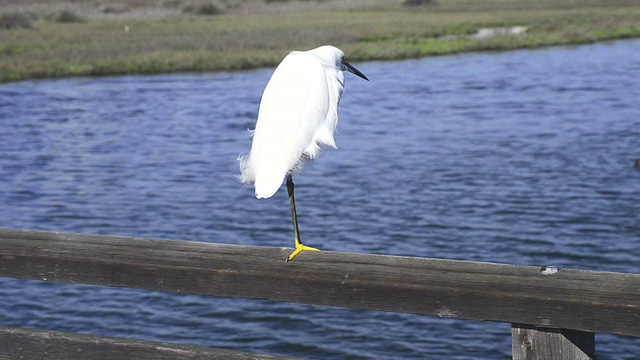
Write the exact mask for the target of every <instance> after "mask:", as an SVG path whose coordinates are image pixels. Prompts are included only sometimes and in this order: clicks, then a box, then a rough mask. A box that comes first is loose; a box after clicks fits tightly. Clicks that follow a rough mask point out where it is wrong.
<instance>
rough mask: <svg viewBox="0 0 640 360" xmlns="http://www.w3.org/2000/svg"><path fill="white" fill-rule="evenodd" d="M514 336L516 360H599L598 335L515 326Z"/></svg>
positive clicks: (513, 347) (513, 343)
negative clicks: (596, 359)
mask: <svg viewBox="0 0 640 360" xmlns="http://www.w3.org/2000/svg"><path fill="white" fill-rule="evenodd" d="M511 335H512V351H513V359H514V360H547V359H572V360H592V359H595V358H596V342H595V334H594V333H591V332H584V331H577V330H568V329H550V328H542V327H536V326H531V325H524V324H513V326H512V328H511Z"/></svg>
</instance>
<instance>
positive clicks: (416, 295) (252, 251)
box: [0, 229, 640, 359]
mask: <svg viewBox="0 0 640 360" xmlns="http://www.w3.org/2000/svg"><path fill="white" fill-rule="evenodd" d="M290 251H291V250H290V249H284V248H264V247H253V246H232V245H220V244H211V243H199V242H189V241H168V240H153V239H140V238H125V237H113V236H99V235H83V234H66V233H52V232H35V231H21V230H9V229H7V230H0V277H7V278H14V279H27V280H39V281H53V282H64V283H78V284H90V285H98V286H114V287H127V288H135V289H144V290H158V291H166V292H173V293H184V294H199V295H210V296H218V297H233V298H246V299H264V300H272V301H282V302H293V303H299V304H312V305H322V306H334V307H344V308H351V309H364V310H378V311H389V312H398V313H410V314H420V315H428V316H435V317H447V318H456V319H469V320H482V321H496V322H506V323H511V324H512V339H513V341H512V344H513V358H514V359H551V358H557V359H559V358H563V359H590V358H593V357H594V356H595V341H594V333H610V334H620V335H629V336H636V337H640V275H636V274H620V273H609V272H594V271H583V270H571V269H560V270H558V271H555V269H553V268H539V267H532V266H514V265H504V264H493V263H479V262H468V261H454V260H437V259H422V258H412V257H398V256H383V255H361V254H345V253H336V252H319V253H308V254H307V253H304V254H302V255H300V256H299V257H297V258H296V260H295V261H292V262H290V263H288V264H286V263H285V261H284V259H285V258H286V257H287V255H288V254H289V252H290ZM18 343H20V344H23V346H19V347H16V346H14V345H15V344H18ZM12 344H13V345H12ZM36 344H39V345H38V346H36ZM77 348H81V349H82V352H83V354H85V355H87V354H90V353H91V352H93V353H95V356H94V357H89V356H85V357H84V358H99V357H100V356H99V355H100V354H103V353H104V354H110V356H112V357H113V356H115V355H114V354H116V355H117V354H118V353H121V354H129V356H127V358H136V357H135V356H132V355H131V354H137V353H138V352H139V353H140V354H146V355H148V354H150V352H154V354H155V355H154V357H153V358H157V359H163V358H167V359H169V358H172V359H176V358H179V359H196V358H197V359H218V358H220V359H221V358H225V359H234V358H238V359H240V358H247V357H252V358H265V359H267V358H269V359H273V358H277V357H271V356H266V355H255V354H245V353H235V352H230V351H228V350H217V349H208V348H200V347H189V346H178V345H170V344H158V343H152V342H143V341H134V340H127V339H113V338H103V337H95V336H86V335H76V334H63V333H55V332H48V331H38V330H27V329H17V328H0V359H13V358H16V356H23V357H24V358H29V359H38V358H47V359H50V358H51V357H50V356H49V355H50V354H52V353H55V354H57V356H59V357H58V358H61V359H62V358H68V357H69V356H70V354H71V355H72V353H68V354H67V353H65V350H64V349H70V350H69V351H75V350H74V349H77ZM132 349H137V350H136V351H138V352H136V351H134V350H132ZM47 351H48V353H47ZM45 353H46V354H48V355H47V356H45V355H44V354H45ZM76 354H77V353H76ZM178 354H180V356H178ZM189 354H192V355H189ZM425 355H428V354H425ZM621 355H625V354H621ZM626 355H629V354H626ZM163 356H164V357H163ZM232 356H236V357H232ZM261 356H262V357H261ZM149 357H151V356H142V355H141V356H140V357H139V358H149ZM114 358H117V356H116V357H114Z"/></svg>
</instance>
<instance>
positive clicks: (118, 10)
mask: <svg viewBox="0 0 640 360" xmlns="http://www.w3.org/2000/svg"><path fill="white" fill-rule="evenodd" d="M128 11H129V7H127V6H126V5H123V4H109V5H105V6H103V7H102V12H103V13H105V14H124V13H126V12H128Z"/></svg>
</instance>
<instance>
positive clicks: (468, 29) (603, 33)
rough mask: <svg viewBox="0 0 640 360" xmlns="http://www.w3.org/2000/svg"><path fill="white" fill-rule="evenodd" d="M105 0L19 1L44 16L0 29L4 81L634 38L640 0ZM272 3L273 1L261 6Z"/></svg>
mask: <svg viewBox="0 0 640 360" xmlns="http://www.w3.org/2000/svg"><path fill="white" fill-rule="evenodd" d="M105 2H106V1H102V2H99V3H98V2H96V4H93V5H92V3H89V4H88V5H86V7H84V8H74V9H73V11H74V13H76V14H77V16H78V17H79V18H81V19H83V22H64V23H60V22H55V21H51V20H47V17H46V14H50V13H52V12H53V11H54V10H56V9H57V11H60V9H64V6H68V4H66V3H63V4H60V3H61V1H55V0H50V1H48V2H47V1H44V3H46V5H48V6H47V7H43V6H42V5H41V6H40V7H35V6H34V7H33V8H28V9H26V10H25V11H29V12H30V13H36V14H37V13H38V12H40V13H42V14H43V15H42V16H41V17H40V18H39V20H37V21H35V22H33V24H32V25H33V28H32V29H12V30H1V29H0V81H3V82H6V81H17V80H23V79H30V78H43V77H47V78H48V77H64V76H77V75H115V74H152V73H168V72H184V71H200V72H205V71H219V70H241V69H249V68H256V67H264V66H273V65H274V64H277V63H278V62H279V61H280V60H281V59H282V58H283V57H284V56H285V55H286V54H287V53H288V52H289V51H290V50H293V49H298V50H305V49H309V48H313V47H316V46H319V45H322V44H333V45H336V46H338V47H340V48H342V49H343V50H345V52H346V53H347V56H348V58H349V60H350V61H353V62H358V61H364V60H394V59H403V58H410V57H422V56H434V55H444V54H453V53H459V52H466V51H485V50H510V49H519V48H534V47H540V46H548V45H563V44H581V43H591V42H595V41H603V40H610V39H621V38H632V37H640V3H638V2H637V1H633V0H582V1H579V2H577V1H573V0H557V1H551V0H537V1H529V0H483V1H475V0H440V1H437V2H436V4H430V5H425V6H411V7H407V6H402V1H395V2H394V1H384V2H383V1H374V0H369V1H368V2H364V1H357V0H352V2H349V1H345V2H332V1H322V2H314V1H302V2H299V1H293V0H292V1H287V2H276V3H269V4H267V3H265V2H247V3H249V5H246V6H245V7H244V8H242V7H226V8H224V7H220V9H221V11H222V13H216V14H215V15H213V16H199V15H191V14H184V13H182V11H181V9H182V8H183V5H184V4H182V3H181V2H180V0H174V1H172V2H168V1H165V2H164V3H165V4H170V5H171V7H170V8H167V7H165V8H152V7H151V8H150V7H149V6H156V5H153V4H157V3H158V2H157V1H156V2H153V3H151V5H149V4H148V3H146V2H145V0H137V1H134V0H130V1H128V2H127V1H121V2H120V3H121V5H120V6H123V7H126V9H127V11H126V12H122V13H117V14H108V15H105V12H104V11H103V9H104V6H106V5H105ZM191 3H193V2H191ZM340 3H345V4H347V3H353V4H355V5H352V7H349V6H347V5H344V6H342V5H338V4H340ZM185 4H187V3H185ZM207 4H209V2H207ZM251 4H253V5H251ZM56 5H58V8H56V7H55V6H56ZM92 6H93V7H92ZM247 6H249V7H247ZM250 6H254V7H255V9H253V8H251V7H250ZM269 6H277V7H278V8H277V9H278V10H277V11H264V9H269ZM94 8H95V9H94ZM9 10H10V11H9ZM94 10H95V11H94ZM143 10H144V11H146V12H144V11H143ZM8 11H9V12H12V13H15V11H13V9H8ZM136 11H137V12H136ZM0 12H1V10H0ZM139 14H142V15H139ZM516 25H522V26H526V27H527V28H528V31H527V33H526V34H524V35H519V36H498V37H493V38H489V39H484V40H477V39H471V38H469V37H468V35H470V34H474V33H476V32H477V31H478V29H480V28H486V27H505V26H516ZM125 28H128V31H125ZM452 35H453V36H456V37H455V38H452V37H451V36H452ZM444 36H447V39H448V40H443V39H442V37H444Z"/></svg>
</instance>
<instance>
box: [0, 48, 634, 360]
mask: <svg viewBox="0 0 640 360" xmlns="http://www.w3.org/2000/svg"><path fill="white" fill-rule="evenodd" d="M355 65H356V66H358V68H359V69H360V70H362V71H363V72H364V73H365V74H366V75H367V76H368V77H369V78H370V79H371V81H370V82H365V81H361V80H360V79H358V78H356V77H352V76H351V75H349V74H347V85H346V93H345V95H344V97H343V100H342V103H341V109H340V123H339V124H338V134H337V135H336V140H337V143H338V147H339V150H338V151H326V152H324V153H323V154H322V156H321V157H320V159H319V160H318V161H317V162H315V163H314V164H312V165H310V166H308V167H307V168H306V169H305V171H304V172H303V173H302V174H300V175H299V176H297V178H296V185H297V187H296V199H297V205H298V212H299V220H300V228H301V234H302V237H303V240H304V241H305V242H306V243H307V244H308V245H311V246H317V247H320V248H321V249H325V250H333V251H347V252H359V253H376V254H392V255H410V256H420V257H436V258H447V259H462V260H475V261H490V262H503V263H512V264H520V265H535V266H542V265H554V266H558V267H563V268H567V267H571V268H580V269H588V270H600V271H618V272H629V273H640V201H639V200H640V171H638V170H636V169H634V167H633V161H634V160H636V159H639V158H640V85H639V84H638V79H640V41H638V40H631V41H620V42H613V43H607V44H596V45H588V46H580V47H560V48H548V49H541V50H534V51H515V52H507V53H480V54H469V55H462V56H448V57H439V58H431V59H421V60H409V61H401V62H377V63H376V62H374V63H362V64H355ZM271 71H272V70H259V71H252V72H243V73H223V74H208V75H199V74H181V75H171V76H129V77H111V78H73V79H64V80H53V81H49V80H45V81H26V82H20V83H12V84H2V85H0V122H1V124H2V131H1V132H0V203H1V204H2V206H1V207H0V227H6V228H22V229H33V230H52V231H65V232H79V233H97V234H108V235H125V236H137V237H153V238H163V239H181V240H195V241H207V242H216V243H230V244H243V245H260V246H278V247H285V246H286V247H290V246H291V245H292V242H293V238H292V228H291V224H290V214H289V206H288V202H287V198H286V191H283V189H281V190H280V191H279V192H278V193H277V194H276V196H275V197H274V198H272V199H268V200H260V201H258V200H256V199H255V198H254V196H253V193H252V191H251V189H244V190H243V189H242V186H241V184H239V183H238V182H237V180H236V178H235V175H236V174H237V172H238V165H237V162H236V158H237V156H238V155H239V154H240V153H243V152H247V151H248V150H249V147H250V141H251V140H250V137H249V133H248V132H247V129H248V128H252V127H253V126H254V123H255V119H256V117H257V111H258V104H259V100H260V95H261V92H262V89H263V88H264V85H265V84H266V82H267V80H268V79H269V76H270V74H271ZM283 266H285V265H284V262H283ZM0 296H1V299H2V301H0V325H1V326H20V327H34V328H39V329H51V330H58V331H68V332H80V333H87V334H98V335H107V336H122V337H130V338H139V339H150V340H157V341H167V342H173V343H184V344H193V345H201V346H210V347H224V348H229V349H237V350H242V351H252V352H261V353H270V354H282V355H289V356H300V357H307V358H331V359H359V358H376V359H392V358H404V359H418V358H423V357H428V358H432V359H487V358H491V359H505V358H508V357H510V354H511V340H510V326H509V325H508V324H496V323H482V322H474V321H458V320H452V319H434V318H430V317H423V316H414V315H402V314H392V313H378V312H364V311H353V310H346V309H334V308H322V307H309V306H302V305H293V304H278V303H271V302H265V301H249V300H240V299H216V298H206V297H200V296H188V295H174V294H165V293H159V292H142V291H135V290H127V289H111V288H99V287H90V286H79V285H65V284H51V283H39V282H27V281H17V280H11V279H0ZM597 350H598V355H599V358H600V359H623V358H629V359H631V358H635V357H636V356H637V355H638V354H640V339H636V338H625V337H619V336H613V335H597Z"/></svg>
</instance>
